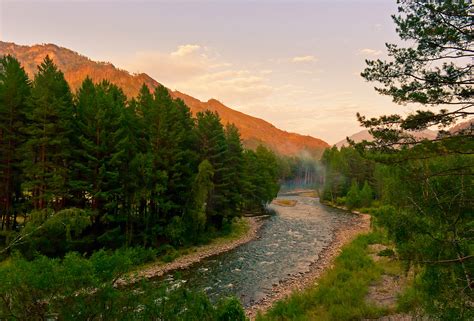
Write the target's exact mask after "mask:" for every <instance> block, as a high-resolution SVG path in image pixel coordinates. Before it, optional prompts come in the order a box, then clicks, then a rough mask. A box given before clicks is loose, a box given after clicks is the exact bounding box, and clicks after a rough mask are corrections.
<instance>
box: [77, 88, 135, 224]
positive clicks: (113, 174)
mask: <svg viewBox="0 0 474 321" xmlns="http://www.w3.org/2000/svg"><path fill="white" fill-rule="evenodd" d="M125 103H126V98H125V95H124V94H123V93H122V91H121V90H120V89H119V88H118V87H116V86H115V85H112V84H110V83H108V82H107V81H103V82H102V83H100V84H98V85H94V84H93V83H92V81H91V80H90V79H86V80H84V82H83V84H82V86H81V88H80V89H79V91H78V95H77V116H76V126H77V128H78V130H79V133H80V136H79V138H78V143H79V145H78V148H77V150H76V152H75V155H76V160H75V168H76V179H75V181H74V183H75V184H74V186H75V188H76V189H79V190H81V191H82V194H83V197H84V198H85V203H86V206H88V207H89V208H91V209H92V210H93V212H94V214H95V219H94V224H95V227H96V228H98V227H99V226H100V225H101V224H102V223H105V222H107V221H109V222H110V221H113V220H115V219H117V217H115V215H116V214H117V207H118V204H119V200H120V195H121V193H122V189H123V188H124V187H123V185H122V184H120V179H119V176H120V172H119V169H120V162H121V159H120V157H121V155H122V153H124V152H125V151H124V148H123V147H124V146H121V145H120V141H121V137H120V134H121V132H120V131H121V129H122V128H121V125H122V124H121V122H120V119H121V115H122V113H123V110H124V109H125Z"/></svg>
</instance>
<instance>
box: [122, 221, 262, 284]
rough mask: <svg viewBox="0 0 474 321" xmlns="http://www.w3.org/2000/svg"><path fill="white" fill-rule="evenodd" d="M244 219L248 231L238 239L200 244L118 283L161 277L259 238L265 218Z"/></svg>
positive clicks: (149, 266) (151, 265) (148, 266)
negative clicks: (166, 261) (168, 260)
mask: <svg viewBox="0 0 474 321" xmlns="http://www.w3.org/2000/svg"><path fill="white" fill-rule="evenodd" d="M242 219H244V220H246V221H247V224H248V225H249V228H248V231H247V232H246V233H245V234H244V235H242V236H241V237H239V238H238V239H233V240H223V241H219V242H212V243H211V244H207V245H203V246H199V247H197V248H196V249H195V252H193V253H190V254H186V255H183V256H180V257H178V258H177V259H176V260H174V261H172V262H169V263H162V262H157V263H154V264H150V265H147V266H146V267H145V268H144V269H140V270H139V271H136V272H134V273H132V275H130V276H129V277H128V278H126V279H125V278H124V279H121V280H119V281H117V282H116V283H117V284H118V285H124V284H130V283H133V282H135V281H137V280H140V279H143V278H146V279H152V278H155V277H160V276H162V275H164V274H166V273H168V272H171V271H174V270H182V269H186V268H188V267H190V266H191V265H193V264H195V263H198V262H200V261H201V260H203V259H205V258H208V257H211V256H214V255H218V254H221V253H224V252H227V251H230V250H233V249H235V248H236V247H238V246H240V245H243V244H245V243H247V242H250V241H252V240H254V239H256V238H258V231H259V230H260V228H261V227H262V225H263V223H264V218H263V217H258V216H257V217H243V218H242Z"/></svg>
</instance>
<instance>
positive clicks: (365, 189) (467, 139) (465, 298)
mask: <svg viewBox="0 0 474 321" xmlns="http://www.w3.org/2000/svg"><path fill="white" fill-rule="evenodd" d="M398 4H399V6H398V7H399V8H398V9H399V11H398V14H397V15H394V16H393V20H394V22H395V24H396V27H397V29H396V31H397V33H398V34H399V36H400V39H401V40H405V41H411V42H412V43H413V44H414V45H413V46H408V47H404V46H401V45H397V44H386V47H387V52H388V56H389V57H390V58H391V60H390V61H386V60H381V59H377V60H367V61H366V64H367V67H366V69H365V70H364V71H363V72H362V74H361V76H362V77H364V78H365V79H366V80H367V81H370V82H375V83H377V87H375V89H376V90H377V91H378V92H379V93H380V94H382V95H386V96H389V97H391V98H392V99H393V101H394V102H396V103H398V104H400V105H406V104H411V106H415V108H417V110H416V111H414V112H411V113H408V114H407V115H405V116H403V115H399V114H392V115H384V116H380V117H373V118H368V117H365V116H363V115H360V114H357V118H358V120H359V123H360V124H361V126H362V127H366V128H368V129H369V132H370V133H371V135H372V136H373V141H370V142H369V141H363V142H361V143H355V142H353V141H352V142H350V143H351V147H348V148H344V147H343V148H341V149H340V150H338V149H337V148H335V147H334V148H332V149H327V150H326V151H325V153H324V155H323V157H322V163H323V165H324V166H325V171H326V172H325V184H324V188H323V191H322V199H323V200H324V201H326V202H329V203H331V204H336V205H343V206H346V207H347V208H349V209H360V211H362V212H368V213H370V214H371V215H372V222H373V224H374V226H377V227H380V228H382V229H384V230H385V231H386V232H387V233H388V235H389V237H390V239H391V241H392V242H393V243H394V244H395V246H396V251H397V258H398V260H400V261H402V262H405V263H406V271H415V274H416V277H415V281H414V283H415V284H414V287H413V292H412V293H411V294H410V298H409V300H408V301H409V302H411V303H410V304H413V306H417V305H418V306H421V307H422V309H423V311H424V313H425V314H428V315H430V316H431V317H433V318H434V319H439V320H472V318H473V317H474V315H473V305H472V304H473V302H474V301H473V300H474V283H473V282H474V281H473V271H474V260H473V258H474V255H473V252H474V247H473V231H474V230H473V227H474V225H473V222H474V211H473V209H474V199H473V195H474V184H473V174H474V172H473V169H474V158H473V157H474V156H473V154H474V139H473V134H474V127H473V123H472V116H473V114H474V113H473V112H472V107H473V102H472V97H473V94H474V90H473V87H472V84H473V78H472V75H473V74H472V68H473V65H472V57H473V49H472V43H473V33H472V26H473V20H472V4H471V5H470V4H469V3H468V2H464V1H441V2H432V3H424V2H421V3H420V2H417V1H403V0H402V1H399V2H398ZM436 109H438V111H436ZM463 121H464V122H465V126H460V127H459V126H458V127H457V128H456V127H453V126H454V125H455V124H457V123H459V122H463ZM426 128H436V129H438V136H437V137H436V138H435V139H432V140H428V139H420V138H416V136H415V135H413V134H414V133H415V132H417V131H421V130H424V129H426Z"/></svg>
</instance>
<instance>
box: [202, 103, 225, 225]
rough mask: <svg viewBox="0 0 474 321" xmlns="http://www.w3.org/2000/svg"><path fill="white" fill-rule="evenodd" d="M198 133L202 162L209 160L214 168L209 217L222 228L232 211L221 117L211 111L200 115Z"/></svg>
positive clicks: (208, 209)
mask: <svg viewBox="0 0 474 321" xmlns="http://www.w3.org/2000/svg"><path fill="white" fill-rule="evenodd" d="M196 133H197V138H198V142H199V150H200V155H199V156H200V159H201V161H202V160H208V161H209V162H210V163H211V165H212V167H213V168H214V178H213V184H214V189H213V191H212V193H211V195H210V197H209V201H208V207H207V213H208V217H210V219H211V221H212V223H213V224H214V225H215V226H217V227H218V228H220V227H221V226H222V223H223V220H224V218H225V217H227V216H229V215H230V211H229V207H228V199H227V197H226V192H227V190H228V188H229V186H228V184H229V181H228V180H227V179H226V177H225V175H226V173H225V171H226V169H225V164H224V162H225V157H226V152H227V142H226V138H225V132H224V128H223V126H222V124H221V121H220V117H219V115H218V114H217V113H213V112H211V111H209V110H207V111H205V112H200V113H198V114H197V123H196Z"/></svg>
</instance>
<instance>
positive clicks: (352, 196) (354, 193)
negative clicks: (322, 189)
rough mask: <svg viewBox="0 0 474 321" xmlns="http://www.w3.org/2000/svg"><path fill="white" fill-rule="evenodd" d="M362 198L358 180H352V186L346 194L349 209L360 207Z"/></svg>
mask: <svg viewBox="0 0 474 321" xmlns="http://www.w3.org/2000/svg"><path fill="white" fill-rule="evenodd" d="M360 205H361V198H360V192H359V186H358V184H357V182H356V181H353V182H352V185H351V188H350V189H349V191H348V192H347V196H346V206H347V208H348V209H349V210H352V209H354V208H357V207H360Z"/></svg>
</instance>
